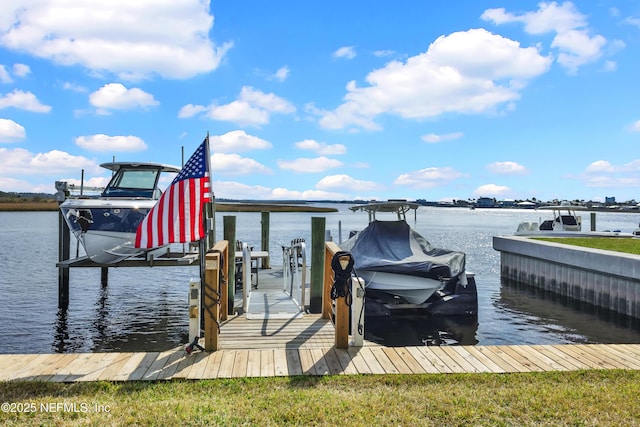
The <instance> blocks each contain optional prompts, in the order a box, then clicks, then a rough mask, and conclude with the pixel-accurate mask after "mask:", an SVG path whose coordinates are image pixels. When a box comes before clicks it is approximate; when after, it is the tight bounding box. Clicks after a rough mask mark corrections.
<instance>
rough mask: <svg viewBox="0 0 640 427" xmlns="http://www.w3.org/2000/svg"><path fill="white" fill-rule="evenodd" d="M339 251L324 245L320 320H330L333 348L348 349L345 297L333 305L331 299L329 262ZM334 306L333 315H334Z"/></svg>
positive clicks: (347, 314)
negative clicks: (333, 341) (332, 327)
mask: <svg viewBox="0 0 640 427" xmlns="http://www.w3.org/2000/svg"><path fill="white" fill-rule="evenodd" d="M338 251H340V248H339V247H338V245H336V244H335V243H333V242H326V243H325V244H324V280H323V286H322V318H323V319H331V320H332V322H333V324H334V326H335V330H336V335H335V346H336V348H348V347H349V310H350V308H349V306H348V305H347V304H346V301H345V297H339V298H337V299H336V300H335V304H334V303H333V300H332V299H331V287H332V286H333V278H334V275H333V269H332V268H331V260H332V259H333V256H334V255H335V254H336V253H337V252H338ZM334 306H335V313H334Z"/></svg>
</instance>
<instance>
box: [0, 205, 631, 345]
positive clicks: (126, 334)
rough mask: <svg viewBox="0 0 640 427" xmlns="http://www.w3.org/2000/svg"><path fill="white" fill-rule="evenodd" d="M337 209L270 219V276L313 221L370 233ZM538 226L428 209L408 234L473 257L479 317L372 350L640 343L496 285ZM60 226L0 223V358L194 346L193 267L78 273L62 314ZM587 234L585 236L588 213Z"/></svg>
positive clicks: (30, 217)
mask: <svg viewBox="0 0 640 427" xmlns="http://www.w3.org/2000/svg"><path fill="white" fill-rule="evenodd" d="M331 206H336V207H338V209H339V210H340V212H338V213H330V214H306V213H272V214H271V236H270V251H271V256H272V264H273V265H280V264H281V263H282V261H281V257H282V255H281V254H282V252H281V246H282V245H285V244H288V243H289V242H290V241H291V240H292V239H294V238H299V237H303V238H305V239H306V240H307V242H310V241H311V236H310V233H311V217H312V216H324V217H325V218H326V227H327V229H328V230H330V231H331V234H332V236H333V239H334V241H338V240H339V228H338V224H339V222H341V224H342V236H343V240H344V239H346V237H347V236H348V234H349V231H350V230H358V229H362V228H364V227H365V226H366V225H367V215H366V214H363V213H353V212H351V211H349V210H348V205H331ZM540 214H541V213H539V212H536V211H523V210H507V209H504V210H493V209H490V210H484V209H477V210H473V211H472V210H468V209H458V208H446V209H445V208H425V207H421V208H420V209H419V211H418V215H417V218H416V219H415V221H414V218H413V214H411V215H410V218H407V219H408V222H409V223H410V224H411V226H412V227H414V228H416V229H417V230H418V231H419V232H420V233H421V234H423V235H424V236H425V237H427V239H428V240H429V241H430V242H431V243H432V244H433V245H435V246H440V247H444V248H448V249H455V250H461V251H464V252H466V253H467V269H468V270H469V271H472V272H474V273H476V282H477V287H478V300H479V313H478V317H477V319H459V318H433V319H429V318H424V317H423V318H414V317H409V316H403V317H396V318H393V319H390V318H367V322H366V326H365V330H366V338H367V339H370V340H376V341H379V342H381V343H384V344H387V345H413V344H456V343H461V344H480V345H491V344H557V343H576V342H580V343H582V342H602V343H640V325H639V324H638V322H637V321H631V320H630V319H628V318H620V317H619V316H615V315H613V314H611V313H608V312H602V311H597V310H594V309H593V308H591V307H584V306H580V305H579V304H575V303H572V302H567V301H566V300H563V299H562V298H558V297H554V296H553V295H545V294H542V293H540V292H536V291H532V290H530V289H527V288H526V287H522V286H515V285H511V284H507V283H501V282H500V275H499V271H500V254H499V252H496V251H495V250H493V247H492V237H493V236H494V235H508V234H512V233H513V231H514V230H515V229H516V226H517V224H518V223H519V222H520V221H523V220H538V219H539V216H540ZM223 215H231V214H218V216H217V217H216V225H217V230H216V233H217V234H216V236H217V237H218V238H221V236H222V216H223ZM234 215H235V216H236V221H237V236H236V237H237V238H238V239H239V240H244V241H246V242H248V243H250V244H253V245H255V246H259V245H260V241H259V236H260V214H259V213H236V214H234ZM542 215H543V217H544V213H542ZM379 219H384V218H379ZM389 219H391V217H389ZM57 220H58V216H57V213H55V212H33V213H32V212H29V213H22V212H15V213H14V212H0V232H1V233H2V236H3V249H4V250H3V251H2V252H0V265H2V268H1V269H0V301H1V304H2V309H1V310H0V353H38V352H51V351H54V352H80V351H151V350H164V349H169V348H173V347H175V346H177V345H179V344H181V343H184V342H186V341H187V335H188V314H187V295H188V287H189V279H190V278H191V277H195V276H197V275H198V269H197V267H156V268H112V269H110V270H109V284H108V286H106V287H104V288H103V287H102V286H101V285H100V269H90V268H76V269H71V271H70V272H71V274H70V277H71V279H70V304H69V309H68V310H66V311H64V312H59V311H58V308H57V286H58V285H57V268H56V266H55V264H56V261H57V257H58V252H57V227H58V224H57ZM639 221H640V214H628V213H627V214H621V213H598V214H597V229H598V230H604V229H620V230H622V231H627V232H630V231H632V230H634V229H635V228H636V226H637V224H638V222H639ZM583 226H584V228H585V229H589V227H590V224H589V214H588V213H587V214H585V215H583ZM72 240H74V239H73V238H72ZM75 250H76V249H75V241H74V242H72V253H75ZM308 257H309V255H308ZM309 259H310V258H309Z"/></svg>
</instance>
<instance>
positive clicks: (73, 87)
mask: <svg viewBox="0 0 640 427" xmlns="http://www.w3.org/2000/svg"><path fill="white" fill-rule="evenodd" d="M62 88H63V89H65V90H70V91H72V92H78V93H85V92H88V91H89V90H88V89H87V88H86V87H84V86H81V85H79V84H76V83H71V82H64V83H63V84H62Z"/></svg>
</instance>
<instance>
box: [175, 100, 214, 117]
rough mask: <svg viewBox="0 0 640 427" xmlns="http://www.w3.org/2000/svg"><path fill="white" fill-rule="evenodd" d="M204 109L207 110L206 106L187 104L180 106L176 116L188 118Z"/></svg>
mask: <svg viewBox="0 0 640 427" xmlns="http://www.w3.org/2000/svg"><path fill="white" fill-rule="evenodd" d="M205 111H207V107H205V106H203V105H193V104H187V105H185V106H184V107H182V108H181V109H180V111H179V112H178V118H180V119H188V118H190V117H193V116H196V115H198V114H200V113H203V112H205Z"/></svg>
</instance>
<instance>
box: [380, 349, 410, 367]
mask: <svg viewBox="0 0 640 427" xmlns="http://www.w3.org/2000/svg"><path fill="white" fill-rule="evenodd" d="M380 349H382V351H383V352H384V354H385V355H386V356H387V357H388V358H389V362H391V364H392V365H393V367H394V369H395V371H396V372H397V373H399V374H412V373H413V371H412V370H411V368H410V367H409V365H408V363H407V359H413V357H412V356H411V355H410V354H409V353H403V352H402V351H401V352H398V349H397V347H380Z"/></svg>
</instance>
